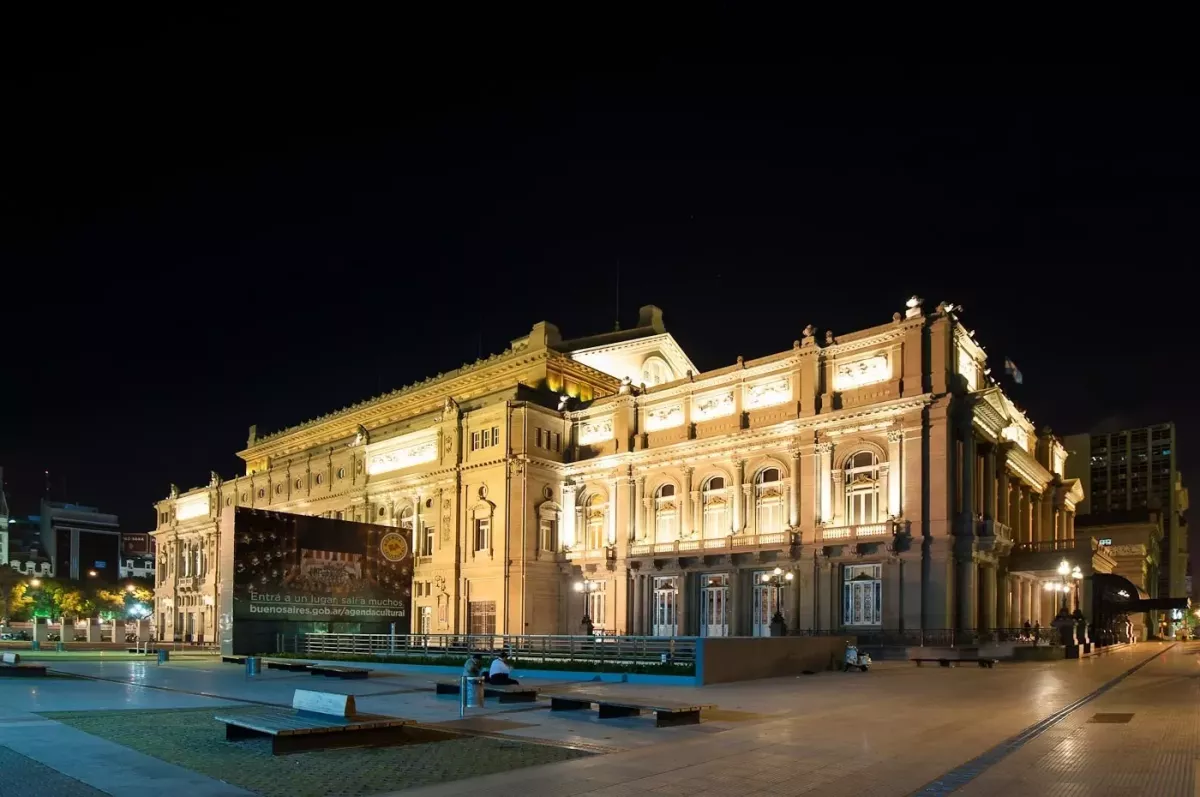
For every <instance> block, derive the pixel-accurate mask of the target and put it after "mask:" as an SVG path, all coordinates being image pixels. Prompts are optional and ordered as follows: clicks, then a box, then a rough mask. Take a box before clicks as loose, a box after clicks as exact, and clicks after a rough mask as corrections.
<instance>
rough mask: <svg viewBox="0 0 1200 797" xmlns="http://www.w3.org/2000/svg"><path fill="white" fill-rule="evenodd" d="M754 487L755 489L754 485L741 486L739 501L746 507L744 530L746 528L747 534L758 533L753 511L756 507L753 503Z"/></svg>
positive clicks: (756, 518) (756, 514)
mask: <svg viewBox="0 0 1200 797" xmlns="http://www.w3.org/2000/svg"><path fill="white" fill-rule="evenodd" d="M755 487H756V485H754V484H743V485H742V496H741V501H742V504H743V505H744V506H745V507H746V523H745V528H746V533H747V534H757V533H758V513H757V512H756V511H755V509H756V508H757V507H756V505H755V501H754V498H755V496H754V488H755Z"/></svg>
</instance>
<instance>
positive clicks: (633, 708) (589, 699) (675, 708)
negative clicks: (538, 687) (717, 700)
mask: <svg viewBox="0 0 1200 797" xmlns="http://www.w3.org/2000/svg"><path fill="white" fill-rule="evenodd" d="M593 703H595V704H596V705H597V708H598V709H599V711H600V719H602V720H604V719H611V718H613V717H636V716H638V715H639V714H641V713H642V712H643V711H653V712H654V725H655V727H657V728H670V727H673V726H676V725H699V724H700V712H701V711H703V710H704V709H706V708H715V706H712V705H699V704H693V703H672V702H668V701H665V700H647V701H643V700H629V699H625V698H618V697H610V696H606V695H579V694H561V695H551V696H550V710H551V711H580V710H583V709H589V708H591V707H592V704H593Z"/></svg>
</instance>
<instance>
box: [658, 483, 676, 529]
mask: <svg viewBox="0 0 1200 797" xmlns="http://www.w3.org/2000/svg"><path fill="white" fill-rule="evenodd" d="M677 539H679V504H678V503H677V502H676V498H675V485H673V484H664V485H662V486H660V487H659V488H658V489H657V490H655V491H654V541H655V542H674V541H675V540H677Z"/></svg>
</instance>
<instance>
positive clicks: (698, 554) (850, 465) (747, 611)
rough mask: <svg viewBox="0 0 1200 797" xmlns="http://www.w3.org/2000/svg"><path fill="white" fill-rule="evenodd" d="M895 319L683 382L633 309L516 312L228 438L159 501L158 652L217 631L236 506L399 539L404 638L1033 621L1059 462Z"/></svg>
mask: <svg viewBox="0 0 1200 797" xmlns="http://www.w3.org/2000/svg"><path fill="white" fill-rule="evenodd" d="M898 304H900V303H898ZM896 309H897V312H894V313H893V312H892V311H891V310H887V309H881V313H880V316H881V318H880V322H881V323H880V324H879V325H877V326H873V327H870V328H868V329H862V330H857V331H853V332H845V333H843V332H841V331H828V330H816V329H814V328H813V327H812V326H808V327H806V328H803V331H800V329H799V328H798V329H797V339H796V340H795V341H781V342H780V344H781V345H780V347H779V350H778V351H776V352H774V353H771V354H767V355H765V356H762V357H757V358H754V359H742V358H740V357H739V358H738V360H737V362H733V363H728V364H727V365H725V366H723V367H721V368H717V369H714V370H710V371H703V372H702V371H700V370H699V369H698V368H697V367H696V366H695V365H694V364H693V363H692V361H691V360H690V359H689V358H688V356H687V354H686V353H685V352H684V351H683V350H682V349H681V348H680V346H679V345H678V344H677V343H676V341H675V339H674V338H673V337H672V336H671V333H669V332H668V331H667V330H666V328H665V326H664V323H663V315H662V312H661V311H660V310H659V309H658V308H656V307H653V306H647V307H643V308H642V309H641V311H640V314H639V318H638V323H637V325H636V326H635V327H634V328H631V329H625V330H620V331H616V332H606V333H603V334H597V335H593V336H591V337H585V338H577V339H573V340H567V339H564V338H563V337H562V335H561V334H560V332H559V330H558V328H557V327H556V326H555V325H554V324H551V323H548V322H540V323H537V324H534V325H533V327H532V329H530V330H529V331H528V332H527V333H526V334H524V335H522V336H521V337H519V338H517V339H515V340H513V341H512V344H511V346H509V347H508V348H507V349H505V350H504V351H503V352H500V353H498V354H493V355H491V356H489V357H487V358H484V359H480V360H477V361H476V362H474V363H469V364H465V365H463V366H462V367H460V368H457V369H454V370H451V371H447V372H445V373H440V374H437V375H436V376H431V377H429V378H426V379H424V380H422V381H420V382H417V383H415V384H412V385H409V386H406V387H403V388H401V389H398V390H395V391H393V392H390V393H387V394H384V395H381V396H377V397H375V398H370V399H367V400H365V401H363V402H361V403H359V404H355V405H353V406H350V407H346V408H344V409H339V410H334V411H332V412H330V413H329V414H327V415H323V416H321V417H318V418H314V419H312V420H309V421H306V422H304V423H301V424H298V425H296V426H293V427H291V428H288V429H283V430H280V431H276V432H272V433H270V434H261V433H259V432H258V431H257V430H256V429H255V428H254V427H251V429H250V435H249V439H248V440H247V442H246V447H245V449H244V450H242V451H240V452H239V453H238V456H239V457H240V458H241V459H242V460H243V461H244V462H245V472H244V473H242V474H239V475H237V476H233V477H230V478H222V477H221V476H220V475H218V474H216V473H214V474H213V476H212V479H211V482H210V483H209V484H207V485H205V486H202V487H198V488H195V489H191V490H186V491H179V490H178V489H176V488H174V487H172V488H171V492H170V495H169V496H168V497H166V498H164V499H163V500H161V501H159V502H158V503H157V505H156V509H157V513H158V522H157V528H156V530H155V531H154V532H153V534H154V537H155V540H156V551H157V556H158V557H159V563H158V567H157V570H156V579H157V582H158V583H157V602H156V612H157V616H156V618H155V619H156V625H157V632H158V635H159V636H160V638H165V639H172V638H174V639H181V640H193V641H196V640H212V639H215V637H216V630H217V628H218V627H219V623H220V618H219V617H217V607H219V606H220V605H221V603H220V600H219V592H218V590H219V589H220V587H219V582H220V578H219V574H218V573H217V572H216V571H217V569H218V566H219V562H220V556H219V553H218V551H219V549H220V547H221V546H222V544H223V542H222V540H221V539H220V526H221V523H220V519H221V516H222V513H225V512H230V511H231V510H232V508H234V507H250V508H255V509H259V510H268V511H272V512H286V513H298V514H308V515H320V516H324V517H331V518H342V519H353V520H359V521H366V522H370V523H375V524H381V525H388V526H399V527H404V528H407V529H410V530H411V531H412V540H413V547H414V549H415V555H416V557H415V570H414V578H413V586H412V604H411V615H410V622H411V627H412V630H413V632H415V633H429V634H447V633H479V634H577V633H580V631H581V627H582V625H583V619H584V617H585V615H586V617H587V619H588V620H589V621H590V623H591V624H592V626H593V627H594V630H595V632H596V633H604V634H639V635H659V636H676V635H678V636H697V635H705V636H723V635H746V636H749V635H759V634H764V635H765V634H768V633H770V630H769V625H770V622H771V618H772V616H773V614H774V613H775V611H776V609H779V610H780V611H781V612H782V614H783V616H784V618H785V619H786V623H787V625H788V627H789V629H791V630H793V631H847V632H858V633H866V632H872V631H911V632H915V631H920V630H937V629H962V630H972V629H975V630H977V629H985V630H986V629H996V628H1006V627H1007V628H1011V627H1017V626H1020V625H1022V624H1023V623H1024V622H1025V621H1031V622H1040V623H1041V625H1043V626H1045V625H1047V624H1048V623H1049V621H1050V619H1051V617H1052V616H1053V614H1054V606H1055V603H1054V597H1053V594H1052V593H1050V592H1048V591H1045V590H1043V589H1042V588H1041V587H1042V586H1043V582H1046V581H1048V580H1051V579H1055V578H1057V576H1056V575H1055V573H1054V566H1055V565H1056V564H1057V563H1058V559H1059V556H1058V554H1057V551H1058V550H1060V549H1061V550H1064V551H1066V550H1073V549H1074V547H1075V546H1074V510H1075V505H1076V503H1078V502H1079V501H1081V500H1082V492H1081V490H1080V487H1079V484H1078V483H1077V482H1075V481H1073V480H1064V479H1063V478H1062V474H1063V473H1064V462H1065V460H1066V455H1067V454H1066V451H1065V450H1064V449H1063V446H1062V445H1061V443H1060V441H1059V440H1058V439H1057V438H1055V437H1054V436H1052V435H1051V434H1050V433H1049V432H1048V431H1046V432H1041V433H1039V432H1038V431H1037V430H1036V429H1035V427H1034V425H1033V423H1032V422H1031V421H1030V420H1029V419H1028V418H1027V417H1026V416H1025V414H1024V413H1023V412H1022V411H1021V410H1020V409H1018V408H1017V407H1016V406H1015V405H1014V404H1013V402H1012V401H1011V400H1010V399H1009V398H1008V397H1007V396H1006V395H1005V393H1004V392H1003V390H1002V389H1001V387H1000V386H999V385H998V383H997V382H996V380H994V379H993V378H992V377H991V375H990V374H989V369H988V367H987V362H986V355H985V352H984V349H983V348H982V346H981V345H980V344H979V342H978V341H977V340H976V338H975V336H974V334H973V333H972V332H971V331H969V330H968V329H967V328H966V327H965V326H964V325H963V323H962V322H961V321H960V318H959V316H958V312H959V311H957V310H956V308H955V307H954V306H952V305H950V304H946V303H943V304H940V305H937V306H936V307H928V306H927V305H926V304H925V303H923V302H922V301H921V300H920V299H919V298H917V297H913V298H912V299H910V300H909V301H908V302H907V304H906V305H904V306H899V307H897V308H896ZM1047 550H1048V551H1051V552H1052V553H1051V555H1050V556H1048V557H1041V558H1039V556H1038V555H1037V554H1038V552H1040V551H1047ZM1022 551H1026V552H1029V553H1030V555H1029V556H1025V557H1024V558H1022V556H1021V552H1022ZM1043 559H1044V560H1045V561H1043ZM1083 564H1087V563H1083ZM776 568H779V569H780V572H781V573H782V574H784V577H783V578H782V579H780V581H779V584H781V585H782V588H777V587H776V585H774V584H769V583H765V582H764V579H763V576H764V575H767V576H771V575H772V574H774V572H775V570H776ZM787 574H791V576H790V578H788V577H787ZM351 625H352V624H345V625H344V627H339V628H329V629H323V630H340V631H354V630H355V629H353V628H352V627H350V626H351Z"/></svg>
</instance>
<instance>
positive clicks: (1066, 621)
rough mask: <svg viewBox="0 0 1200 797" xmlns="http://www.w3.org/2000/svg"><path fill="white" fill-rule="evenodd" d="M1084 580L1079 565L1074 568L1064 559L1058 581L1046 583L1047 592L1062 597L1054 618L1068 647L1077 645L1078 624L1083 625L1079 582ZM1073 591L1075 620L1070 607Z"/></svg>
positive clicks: (1059, 566)
mask: <svg viewBox="0 0 1200 797" xmlns="http://www.w3.org/2000/svg"><path fill="white" fill-rule="evenodd" d="M1082 580H1083V571H1082V570H1080V568H1079V565H1075V566H1074V567H1072V566H1071V564H1070V563H1069V562H1068V561H1067V560H1066V559H1063V560H1062V561H1061V562H1059V563H1058V581H1057V582H1055V581H1047V582H1046V591H1047V592H1054V593H1057V594H1059V595H1060V596H1061V598H1060V600H1059V606H1058V614H1057V615H1056V616H1055V618H1054V626H1055V627H1056V628H1058V629H1059V633H1060V634H1061V635H1062V641H1063V644H1064V645H1067V646H1074V645H1075V644H1076V636H1075V625H1076V622H1078V623H1079V624H1080V625H1081V626H1082V625H1083V612H1082V611H1081V610H1080V608H1079V582H1080V581H1082ZM1072 591H1073V592H1074V593H1075V614H1076V617H1075V618H1072V616H1071V609H1070V607H1069V605H1068V601H1070V599H1071V593H1072ZM1081 638H1082V637H1081ZM1084 641H1086V640H1084Z"/></svg>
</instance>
